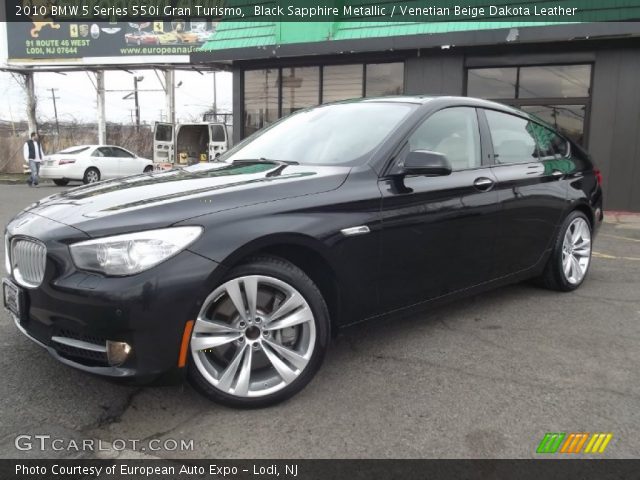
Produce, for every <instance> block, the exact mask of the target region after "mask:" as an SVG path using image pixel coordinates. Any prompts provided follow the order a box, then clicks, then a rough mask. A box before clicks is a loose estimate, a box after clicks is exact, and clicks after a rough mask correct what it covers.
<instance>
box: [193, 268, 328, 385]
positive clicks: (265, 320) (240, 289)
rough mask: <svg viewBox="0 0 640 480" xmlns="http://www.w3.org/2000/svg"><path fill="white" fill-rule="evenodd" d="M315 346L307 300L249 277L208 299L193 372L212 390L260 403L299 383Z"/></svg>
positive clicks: (272, 281) (277, 283)
mask: <svg viewBox="0 0 640 480" xmlns="http://www.w3.org/2000/svg"><path fill="white" fill-rule="evenodd" d="M315 343H316V324H315V319H314V316H313V312H312V310H311V307H310V306H309V304H308V302H307V301H306V300H305V298H304V297H303V296H302V295H301V294H300V293H299V292H298V291H297V290H296V289H295V288H294V287H293V286H291V285H289V284H288V283H286V282H284V281H282V280H279V279H277V278H273V277H269V276H263V275H250V276H243V277H238V278H234V279H232V280H229V281H227V282H225V283H224V284H222V285H221V286H219V287H218V288H216V289H215V290H214V291H213V293H211V295H209V296H208V297H207V299H206V300H205V302H204V304H203V306H202V308H201V310H200V313H199V314H198V318H197V320H196V322H195V325H194V328H193V334H192V337H191V345H190V348H191V355H192V358H193V361H194V364H195V366H196V368H197V369H198V371H199V372H200V374H201V375H202V376H203V377H204V378H205V379H206V380H207V381H208V382H209V383H210V384H211V385H212V386H214V387H215V388H216V389H218V390H220V391H222V392H224V393H225V394H228V395H233V396H237V397H261V396H265V395H270V394H272V393H275V392H277V391H279V390H281V389H283V388H285V387H286V386H287V385H289V384H291V383H292V382H293V381H294V380H295V379H296V378H298V377H299V376H300V374H301V373H302V372H303V371H304V369H305V368H306V366H307V365H308V363H309V361H310V360H311V357H312V355H313V351H314V347H315Z"/></svg>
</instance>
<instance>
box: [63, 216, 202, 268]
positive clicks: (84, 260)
mask: <svg viewBox="0 0 640 480" xmlns="http://www.w3.org/2000/svg"><path fill="white" fill-rule="evenodd" d="M201 234H202V227H175V228H163V229H161V230H147V231H145V232H137V233H128V234H126V235H116V236H114V237H105V238H98V239H96V240H88V241H86V242H80V243H75V244H73V245H71V246H70V249H71V257H72V258H73V263H75V265H76V267H78V268H79V269H82V270H93V271H98V272H102V273H104V274H105V275H114V276H123V275H133V274H136V273H140V272H142V271H144V270H147V269H149V268H151V267H154V266H156V265H158V264H159V263H161V262H164V261H165V260H167V259H168V258H170V257H172V256H173V255H175V254H176V253H178V252H180V251H181V250H184V249H185V248H187V247H188V246H189V245H191V244H192V243H193V242H195V241H196V239H197V238H198V237H199V236H200V235H201Z"/></svg>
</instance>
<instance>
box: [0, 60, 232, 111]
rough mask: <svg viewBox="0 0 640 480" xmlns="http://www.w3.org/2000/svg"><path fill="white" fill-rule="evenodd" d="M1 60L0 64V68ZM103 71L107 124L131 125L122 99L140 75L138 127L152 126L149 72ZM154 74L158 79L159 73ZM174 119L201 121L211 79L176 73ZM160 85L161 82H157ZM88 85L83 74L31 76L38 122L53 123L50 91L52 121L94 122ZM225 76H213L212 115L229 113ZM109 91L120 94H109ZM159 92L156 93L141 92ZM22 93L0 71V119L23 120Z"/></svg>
mask: <svg viewBox="0 0 640 480" xmlns="http://www.w3.org/2000/svg"><path fill="white" fill-rule="evenodd" d="M4 62H5V59H0V63H4ZM132 73H133V74H130V73H127V72H124V71H107V72H105V88H106V90H107V94H106V116H107V121H109V122H118V123H133V118H134V117H133V113H132V112H133V108H134V102H133V99H129V100H123V98H122V97H124V96H126V95H127V94H128V93H130V92H131V91H133V78H134V75H142V76H143V77H144V79H143V80H142V81H141V82H139V83H138V89H139V99H140V116H141V120H142V121H143V122H150V123H153V122H154V121H157V120H161V119H162V118H161V115H166V113H167V112H166V110H165V96H164V92H163V91H161V90H162V86H161V83H160V81H159V80H158V77H157V76H156V74H155V73H154V71H153V70H140V71H132ZM158 75H159V76H160V77H161V78H163V76H162V73H161V72H158ZM175 77H176V80H175V81H176V85H177V84H178V83H179V82H182V85H181V86H180V87H179V88H177V89H176V120H177V121H180V120H185V121H188V120H201V119H202V113H203V112H205V111H207V110H208V109H210V108H211V107H212V104H213V74H212V73H209V72H207V73H204V72H203V74H202V75H201V74H199V73H197V72H191V71H188V72H183V71H176V74H175ZM163 80H164V79H163ZM92 81H93V82H94V83H95V77H94V75H93V74H87V73H86V72H78V73H67V74H66V75H61V74H57V73H37V74H36V75H35V89H36V95H37V97H38V117H39V118H40V119H42V120H53V119H54V110H53V100H52V93H51V88H56V89H57V90H56V91H55V95H56V97H58V98H57V99H56V103H57V109H58V118H59V119H60V121H68V120H77V121H88V122H94V121H95V120H96V92H95V88H94V86H93V83H92ZM231 82H232V80H231V74H230V73H228V72H217V73H216V85H217V88H216V91H217V97H218V111H220V112H230V111H231V96H232V94H231ZM109 90H125V91H118V92H109ZM145 90H160V91H145ZM24 119H26V114H25V96H24V92H23V91H22V89H21V88H20V86H19V85H18V83H17V82H16V81H15V80H14V78H13V77H12V76H11V74H9V73H5V72H0V120H13V121H18V120H24Z"/></svg>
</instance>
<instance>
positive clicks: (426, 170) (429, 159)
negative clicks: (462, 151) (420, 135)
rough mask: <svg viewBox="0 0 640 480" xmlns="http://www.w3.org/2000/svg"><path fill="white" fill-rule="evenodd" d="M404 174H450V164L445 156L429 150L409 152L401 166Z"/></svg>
mask: <svg viewBox="0 0 640 480" xmlns="http://www.w3.org/2000/svg"><path fill="white" fill-rule="evenodd" d="M402 173H403V174H404V175H428V176H434V177H435V176H444V175H449V174H451V164H450V163H449V160H447V157H446V156H445V155H444V154H442V153H438V152H431V151H429V150H414V151H413V152H409V153H408V154H407V157H406V158H405V160H404V165H403V166H402Z"/></svg>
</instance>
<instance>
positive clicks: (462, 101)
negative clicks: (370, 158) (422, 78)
mask: <svg viewBox="0 0 640 480" xmlns="http://www.w3.org/2000/svg"><path fill="white" fill-rule="evenodd" d="M350 102H362V103H412V104H417V105H427V104H430V103H433V104H436V103H437V106H438V107H441V108H442V107H447V106H472V107H482V108H488V109H491V110H499V111H502V112H505V113H511V114H514V115H518V116H520V117H525V118H528V119H531V120H533V121H535V122H537V123H540V124H543V125H545V126H546V127H548V128H550V129H552V130H553V131H556V128H554V127H553V126H552V125H550V124H548V123H547V122H545V121H544V120H542V119H540V118H538V117H536V116H535V115H531V114H530V113H528V112H525V111H524V110H520V109H518V108H515V107H512V106H510V105H506V104H504V103H499V102H494V101H491V100H485V99H483V98H476V97H462V96H455V95H394V96H386V97H367V98H355V99H351V100H345V101H339V102H334V103H350ZM327 105H330V104H327Z"/></svg>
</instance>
